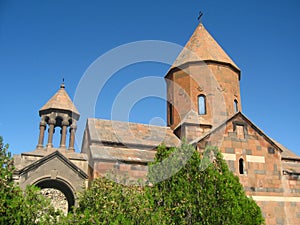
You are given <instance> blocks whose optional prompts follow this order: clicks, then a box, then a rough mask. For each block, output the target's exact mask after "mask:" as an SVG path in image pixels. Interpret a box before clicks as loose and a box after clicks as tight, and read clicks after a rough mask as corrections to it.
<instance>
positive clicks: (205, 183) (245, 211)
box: [147, 143, 264, 225]
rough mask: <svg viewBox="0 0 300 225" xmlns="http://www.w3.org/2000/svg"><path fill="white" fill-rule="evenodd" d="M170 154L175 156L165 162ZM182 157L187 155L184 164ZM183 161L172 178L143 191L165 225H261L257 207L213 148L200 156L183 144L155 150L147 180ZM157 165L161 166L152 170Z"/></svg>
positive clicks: (151, 179) (156, 177)
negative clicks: (151, 197) (152, 201)
mask: <svg viewBox="0 0 300 225" xmlns="http://www.w3.org/2000/svg"><path fill="white" fill-rule="evenodd" d="M174 152H175V153H176V154H175V155H176V157H173V158H172V160H169V159H170V158H171V157H170V156H171V155H172V154H174ZM191 153H192V154H191ZM186 155H190V156H191V157H190V159H189V160H188V161H187V160H186V158H185V156H186ZM166 159H168V160H169V161H168V164H166V165H163V164H162V163H161V162H163V161H164V160H166ZM185 161H187V163H186V164H185V165H184V166H183V167H182V168H181V169H180V170H179V171H178V172H177V173H176V174H175V175H173V176H171V177H169V178H168V179H166V180H164V181H162V182H158V183H156V184H155V185H154V186H153V187H152V188H151V189H147V190H148V191H150V192H151V193H152V195H151V196H153V198H154V204H155V205H154V207H153V209H157V210H159V211H160V210H161V208H163V211H164V213H165V220H166V224H203V225H205V224H207V225H208V224H230V225H234V224H245V225H246V224H247V225H248V224H252V225H255V224H257V225H259V224H262V223H263V222H264V219H263V217H262V214H261V210H260V208H259V207H258V206H257V204H256V203H255V201H254V200H252V199H251V198H248V197H247V196H246V194H245V192H244V190H243V187H242V185H241V184H240V182H239V179H238V177H237V176H235V175H234V174H233V173H232V172H231V171H230V170H229V168H228V166H227V163H226V162H225V160H224V159H223V158H222V154H221V153H220V152H219V151H218V149H217V148H215V147H208V148H206V150H205V151H204V153H203V154H202V155H200V154H199V153H198V152H197V151H195V150H194V147H193V146H191V145H188V144H185V143H184V144H182V146H181V147H180V148H177V149H166V148H165V147H161V148H159V149H158V151H157V154H156V162H155V163H154V164H153V165H152V166H150V173H149V175H150V177H149V179H150V181H155V180H158V179H159V177H160V176H162V174H164V173H166V171H171V170H172V168H176V165H178V164H180V163H181V164H182V163H183V162H185ZM157 163H160V164H159V165H163V166H162V167H161V168H159V167H155V165H157ZM154 168H155V169H154Z"/></svg>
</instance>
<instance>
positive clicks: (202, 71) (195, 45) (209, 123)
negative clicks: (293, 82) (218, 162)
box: [165, 23, 241, 140]
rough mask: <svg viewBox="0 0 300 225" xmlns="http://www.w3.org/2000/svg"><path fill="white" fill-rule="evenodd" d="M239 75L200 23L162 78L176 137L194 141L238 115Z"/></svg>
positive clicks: (169, 115) (168, 114) (239, 100)
mask: <svg viewBox="0 0 300 225" xmlns="http://www.w3.org/2000/svg"><path fill="white" fill-rule="evenodd" d="M240 74H241V72H240V69H239V68H238V67H237V65H236V64H235V63H234V62H233V61H232V60H231V59H230V57H229V56H228V55H227V54H226V53H225V51H224V50H223V49H222V48H221V47H220V45H219V44H218V43H217V42H216V41H215V40H214V38H213V37H212V36H211V35H210V33H209V32H208V31H207V30H206V29H205V27H204V26H203V24H202V23H200V24H199V25H198V27H197V28H196V30H195V31H194V33H193V35H192V36H191V38H190V40H189V41H188V42H187V44H186V45H185V47H184V48H183V50H182V51H181V53H180V54H179V56H178V57H177V59H176V60H175V62H174V64H173V65H172V67H171V68H170V70H169V71H168V73H167V75H166V76H165V79H166V82H167V99H168V103H167V104H168V106H167V120H168V125H169V126H170V127H171V128H172V129H173V130H174V132H175V134H177V136H179V137H180V138H186V139H187V140H193V139H195V138H197V137H199V136H200V135H201V134H203V133H205V132H206V131H208V130H210V129H212V128H213V127H215V126H216V125H218V124H220V123H221V122H223V121H225V119H226V118H228V117H230V116H232V115H234V114H235V113H236V112H238V111H241V98H240V84H239V81H240Z"/></svg>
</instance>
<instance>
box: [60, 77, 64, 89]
mask: <svg viewBox="0 0 300 225" xmlns="http://www.w3.org/2000/svg"><path fill="white" fill-rule="evenodd" d="M60 88H65V78H63V79H62V83H61V85H60Z"/></svg>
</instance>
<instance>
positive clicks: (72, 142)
mask: <svg viewBox="0 0 300 225" xmlns="http://www.w3.org/2000/svg"><path fill="white" fill-rule="evenodd" d="M76 129H77V126H76V124H75V123H74V124H72V125H71V127H70V141H69V150H70V151H74V150H75V149H74V145H75V132H76Z"/></svg>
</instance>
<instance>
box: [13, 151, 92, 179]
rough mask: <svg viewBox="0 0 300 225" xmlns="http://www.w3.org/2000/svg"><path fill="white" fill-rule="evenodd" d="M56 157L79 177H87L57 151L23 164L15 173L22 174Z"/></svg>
mask: <svg viewBox="0 0 300 225" xmlns="http://www.w3.org/2000/svg"><path fill="white" fill-rule="evenodd" d="M54 158H58V159H60V160H61V161H62V162H63V163H64V164H66V165H68V166H69V167H70V168H71V169H72V170H73V171H74V172H75V173H77V174H78V175H79V176H80V177H81V178H83V179H87V178H88V176H87V174H86V173H85V172H84V171H83V170H81V169H80V168H79V167H77V166H76V165H75V164H74V163H72V162H71V161H70V160H69V159H67V158H66V157H65V156H64V155H63V154H61V153H60V152H59V151H55V152H52V153H51V154H49V155H46V156H45V157H43V158H41V159H39V160H37V161H35V162H33V163H31V164H29V165H28V166H25V167H24V168H22V169H20V170H17V171H15V173H17V174H19V175H22V174H23V173H27V172H29V171H31V170H34V169H35V168H37V167H39V166H41V165H42V164H45V163H47V162H48V161H50V160H52V159H54Z"/></svg>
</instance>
